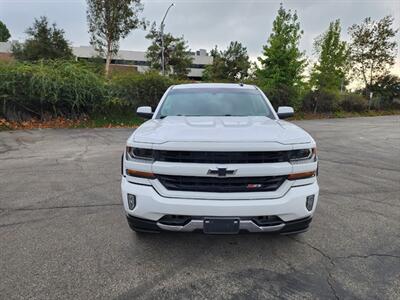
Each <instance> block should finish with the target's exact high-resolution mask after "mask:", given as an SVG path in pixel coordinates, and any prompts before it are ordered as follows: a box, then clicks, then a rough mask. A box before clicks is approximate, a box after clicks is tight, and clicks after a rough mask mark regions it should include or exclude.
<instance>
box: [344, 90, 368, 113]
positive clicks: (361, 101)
mask: <svg viewBox="0 0 400 300" xmlns="http://www.w3.org/2000/svg"><path fill="white" fill-rule="evenodd" d="M340 107H341V108H342V109H343V110H344V111H348V112H363V111H365V110H366V109H367V108H368V100H367V99H365V98H364V97H363V96H362V95H360V94H346V95H344V96H342V99H341V101H340Z"/></svg>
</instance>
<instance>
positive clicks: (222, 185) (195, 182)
mask: <svg viewBox="0 0 400 300" xmlns="http://www.w3.org/2000/svg"><path fill="white" fill-rule="evenodd" d="M286 178H287V176H264V177H223V178H220V177H200V176H176V175H157V179H158V180H159V181H160V182H161V184H162V185H163V186H164V187H165V188H166V189H168V190H173V191H192V192H217V193H232V192H267V191H275V190H277V189H278V188H279V187H280V186H281V184H282V183H283V182H284V181H285V180H286Z"/></svg>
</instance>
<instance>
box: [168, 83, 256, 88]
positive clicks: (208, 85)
mask: <svg viewBox="0 0 400 300" xmlns="http://www.w3.org/2000/svg"><path fill="white" fill-rule="evenodd" d="M192 88H203V89H204V88H229V89H232V88H237V89H255V86H254V85H249V84H242V83H186V84H179V85H175V86H173V89H192Z"/></svg>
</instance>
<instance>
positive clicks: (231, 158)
mask: <svg viewBox="0 0 400 300" xmlns="http://www.w3.org/2000/svg"><path fill="white" fill-rule="evenodd" d="M289 152H290V151H268V152H217V151H214V152H209V151H167V150H155V151H154V155H155V160H158V161H166V162H182V163H217V164H248V163H277V162H286V161H289Z"/></svg>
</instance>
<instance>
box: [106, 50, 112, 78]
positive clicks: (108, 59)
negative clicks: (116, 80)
mask: <svg viewBox="0 0 400 300" xmlns="http://www.w3.org/2000/svg"><path fill="white" fill-rule="evenodd" d="M110 63H111V53H110V52H108V53H107V57H106V77H108V74H109V72H110Z"/></svg>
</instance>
